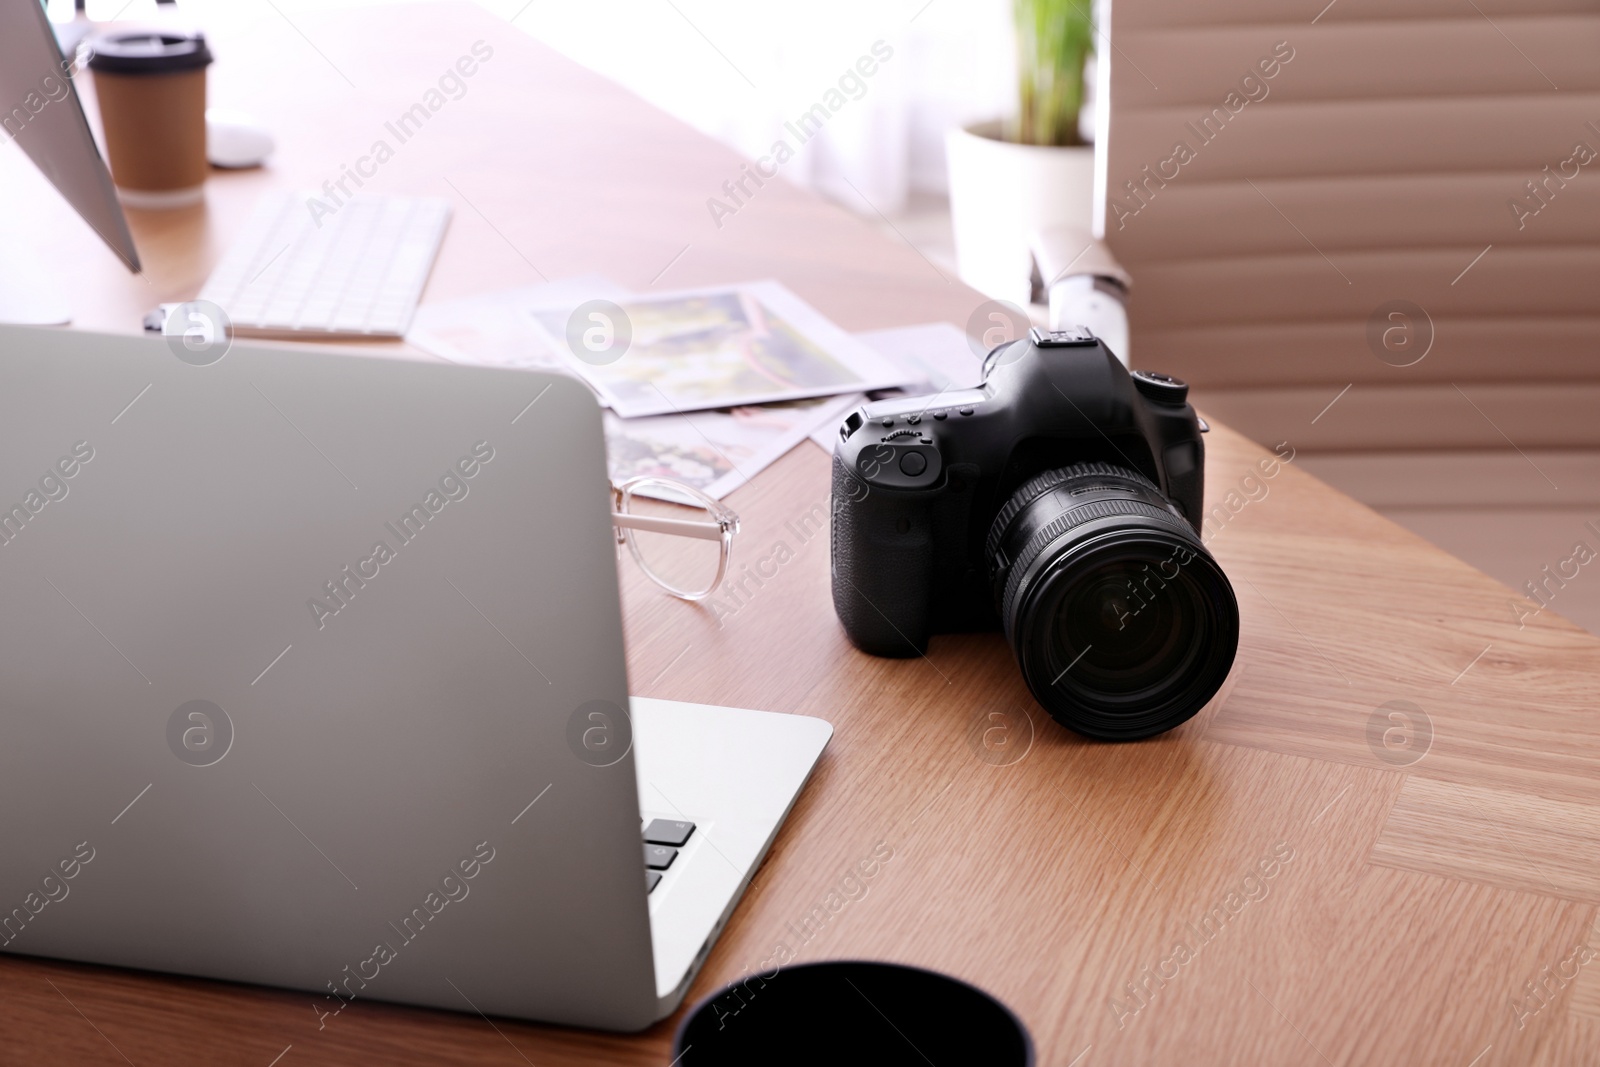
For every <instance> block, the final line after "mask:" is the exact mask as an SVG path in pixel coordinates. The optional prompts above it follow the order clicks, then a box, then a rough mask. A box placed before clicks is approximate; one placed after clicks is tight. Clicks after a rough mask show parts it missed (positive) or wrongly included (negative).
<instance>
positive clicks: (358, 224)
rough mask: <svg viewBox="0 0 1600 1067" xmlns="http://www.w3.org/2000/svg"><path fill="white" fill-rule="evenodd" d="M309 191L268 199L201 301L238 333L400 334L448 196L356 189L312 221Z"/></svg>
mask: <svg viewBox="0 0 1600 1067" xmlns="http://www.w3.org/2000/svg"><path fill="white" fill-rule="evenodd" d="M313 195H314V194H309V193H298V194H296V193H272V194H268V195H267V196H264V197H263V198H262V200H261V203H260V204H259V205H258V206H257V208H256V211H255V214H254V215H253V216H251V218H250V221H249V223H248V224H247V225H246V227H245V230H244V232H243V233H242V234H240V235H239V238H238V239H237V240H236V241H235V242H234V244H233V246H232V247H231V248H229V249H228V253H227V255H225V256H224V257H223V259H222V262H221V263H219V264H217V269H216V270H214V271H212V273H211V277H210V278H209V279H207V280H206V284H205V288H204V289H202V290H201V292H200V299H201V300H209V301H211V302H212V303H214V304H216V305H217V306H219V307H221V308H222V310H223V311H224V312H225V313H226V314H227V316H228V318H229V320H230V321H231V322H232V324H233V329H234V332H235V333H239V334H245V335H256V336H284V335H289V336H295V337H303V336H308V335H315V336H331V337H340V336H344V337H399V336H401V335H402V334H404V333H405V332H406V329H407V328H408V327H409V326H410V325H411V316H412V313H413V312H415V311H416V309H417V301H418V300H420V299H421V298H422V287H423V286H424V285H425V284H427V281H428V272H429V271H430V270H431V269H432V268H433V259H434V256H435V254H437V252H438V251H439V243H440V241H442V240H443V239H444V230H445V226H446V225H447V224H448V223H449V221H450V203H449V201H447V200H440V199H436V198H433V197H400V196H357V197H354V198H353V199H350V200H347V201H345V202H344V204H343V205H342V206H340V207H339V208H338V209H337V210H335V211H332V212H328V211H322V210H320V209H319V211H318V217H315V218H314V217H313V216H312V212H311V209H310V208H309V207H308V206H307V202H308V200H309V199H310V198H311V197H312V196H313ZM322 203H324V204H325V203H326V201H322ZM319 223H320V225H319Z"/></svg>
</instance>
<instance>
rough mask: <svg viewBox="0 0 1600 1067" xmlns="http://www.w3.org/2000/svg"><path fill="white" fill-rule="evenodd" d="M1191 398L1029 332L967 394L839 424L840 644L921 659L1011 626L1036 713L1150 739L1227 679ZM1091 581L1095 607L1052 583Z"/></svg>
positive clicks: (1108, 359) (835, 545)
mask: <svg viewBox="0 0 1600 1067" xmlns="http://www.w3.org/2000/svg"><path fill="white" fill-rule="evenodd" d="M1187 396H1188V387H1187V386H1186V385H1185V384H1184V383H1182V382H1180V381H1178V380H1176V379H1173V378H1169V377H1166V376H1164V375H1159V374H1151V373H1147V372H1135V373H1133V374H1130V373H1129V372H1128V371H1127V370H1126V369H1125V368H1124V367H1123V365H1122V364H1121V362H1119V361H1118V359H1117V358H1116V356H1115V355H1114V354H1113V353H1112V352H1111V351H1110V349H1108V348H1107V347H1106V346H1105V345H1104V344H1103V343H1101V342H1100V341H1099V340H1098V339H1097V338H1095V337H1094V335H1093V334H1091V333H1090V332H1089V331H1088V330H1087V329H1083V328H1081V327H1080V328H1076V329H1072V330H1065V331H1053V332H1047V331H1041V330H1038V329H1035V330H1034V331H1033V332H1032V333H1031V335H1030V336H1029V337H1028V338H1026V339H1022V340H1018V341H1013V342H1011V343H1009V344H1007V345H1002V346H1000V347H998V348H996V349H995V350H994V351H992V352H990V353H989V355H988V357H987V359H986V360H985V362H984V376H983V384H982V385H981V386H980V387H978V388H976V389H970V390H960V391H955V392H950V391H947V392H942V393H939V394H936V395H932V396H921V397H897V398H894V399H890V400H883V401H878V402H876V403H870V404H867V405H865V406H863V407H861V408H859V409H858V410H857V411H855V412H854V413H852V414H851V415H850V416H849V417H848V418H847V419H846V421H845V422H844V424H843V425H842V426H841V427H840V430H839V435H840V440H839V442H838V444H837V446H836V447H835V451H834V459H833V496H834V506H833V530H832V553H833V602H834V608H835V610H836V611H837V613H838V616H839V620H840V622H841V623H842V624H843V626H844V629H845V632H846V634H847V635H848V636H849V638H850V640H851V641H852V642H853V643H854V644H855V645H856V646H857V647H858V648H860V649H862V650H863V651H865V652H869V653H872V654H873V655H879V656H914V655H919V654H922V653H924V652H925V651H926V649H927V646H928V639H929V637H930V636H931V635H933V634H938V633H955V632H970V631H980V630H994V629H1004V630H1005V631H1006V634H1007V637H1008V638H1009V639H1010V640H1011V642H1012V645H1013V648H1014V650H1015V651H1016V654H1017V657H1018V660H1019V663H1020V665H1021V666H1022V668H1023V673H1024V676H1025V677H1026V678H1027V680H1028V684H1029V687H1030V689H1031V690H1032V691H1033V693H1034V695H1035V697H1037V698H1038V699H1039V700H1040V703H1041V704H1043V705H1044V706H1045V707H1046V708H1047V709H1048V710H1050V711H1051V713H1052V714H1053V715H1055V716H1056V717H1057V718H1058V719H1059V720H1061V721H1063V722H1064V723H1065V724H1066V725H1069V726H1072V727H1073V728H1074V729H1078V730H1079V731H1080V732H1083V733H1087V734H1089V735H1091V736H1097V737H1108V738H1113V737H1115V738H1126V737H1136V736H1149V734H1150V733H1154V732H1160V730H1164V729H1168V728H1170V727H1171V726H1172V725H1176V721H1182V719H1185V718H1188V716H1189V715H1192V714H1193V713H1194V712H1195V711H1198V710H1199V707H1200V706H1201V705H1202V704H1203V703H1204V701H1205V699H1209V697H1210V696H1211V695H1212V693H1214V692H1215V690H1216V688H1217V687H1218V686H1220V684H1221V681H1222V678H1223V677H1225V676H1226V673H1227V667H1228V666H1229V665H1231V663H1232V659H1233V651H1234V648H1235V647H1236V645H1237V639H1238V620H1237V606H1236V604H1235V602H1234V599H1233V593H1232V589H1231V587H1230V586H1229V585H1228V582H1227V579H1226V578H1225V577H1223V576H1222V572H1221V570H1220V568H1218V567H1217V566H1216V564H1215V561H1214V560H1212V558H1211V556H1210V554H1209V553H1208V552H1207V551H1206V549H1205V547H1204V545H1203V544H1201V542H1200V539H1199V527H1200V520H1201V516H1202V514H1203V512H1202V495H1203V485H1202V480H1203V475H1204V468H1205V448H1204V444H1203V442H1202V438H1201V433H1202V432H1203V429H1204V428H1203V426H1202V424H1201V422H1200V420H1199V418H1198V416H1197V415H1196V414H1195V411H1194V408H1193V407H1191V406H1190V405H1189V403H1188V398H1187ZM1086 567H1087V568H1089V571H1092V572H1093V573H1089V574H1088V576H1089V577H1090V578H1091V579H1093V581H1092V582H1091V585H1092V586H1093V588H1092V589H1090V591H1089V592H1088V593H1085V592H1084V591H1082V590H1079V591H1078V592H1077V593H1072V591H1071V590H1070V589H1068V588H1067V587H1066V586H1063V585H1062V580H1061V579H1062V578H1063V576H1062V574H1060V573H1057V572H1061V571H1076V572H1077V574H1078V578H1083V577H1084V576H1085V574H1086V573H1088V572H1086V571H1085V568H1086ZM1096 575H1098V577H1096ZM1067 577H1069V578H1070V577H1071V576H1070V575H1068V576H1067ZM1096 583H1097V584H1096ZM1070 584H1072V583H1071V582H1068V585H1070ZM1078 584H1082V583H1081V582H1079V583H1078ZM1052 586H1059V587H1060V588H1057V589H1056V591H1055V594H1054V597H1053V599H1052V596H1051V595H1048V594H1049V588H1048V587H1052ZM1180 587H1181V588H1180ZM1068 594H1071V595H1072V596H1075V597H1077V599H1076V600H1072V601H1071V602H1070V603H1067V602H1063V601H1062V600H1061V598H1062V596H1063V595H1068ZM1041 596H1042V597H1043V599H1042V600H1041ZM1085 596H1087V597H1088V599H1087V600H1085V599H1084V597H1085ZM1080 601H1081V603H1080ZM1158 617H1159V618H1158ZM1162 619H1165V622H1163V621H1162ZM1085 626H1087V627H1088V628H1089V629H1087V630H1084V632H1083V633H1081V634H1078V633H1076V630H1078V629H1083V627H1085ZM1161 626H1164V627H1165V629H1163V630H1161V632H1159V633H1158V632H1156V629H1154V628H1157V627H1161ZM1063 627H1064V629H1063ZM1184 627H1188V628H1190V629H1194V628H1196V627H1200V628H1205V627H1210V629H1208V630H1207V631H1206V633H1204V634H1195V633H1187V634H1186V633H1183V632H1181V630H1182V629H1183V628H1184ZM1024 631H1042V633H1035V634H1032V635H1030V633H1028V632H1024ZM1055 631H1061V632H1059V633H1055V634H1054V637H1052V636H1051V634H1052V633H1054V632H1055ZM1141 635H1142V636H1141ZM1068 638H1071V639H1072V640H1068ZM1199 638H1204V641H1203V642H1202V644H1204V645H1205V646H1206V647H1191V646H1193V645H1194V641H1195V640H1196V639H1199ZM1136 639H1137V640H1136ZM1041 640H1042V641H1043V643H1042V644H1041ZM1052 642H1053V643H1052ZM1063 642H1066V643H1065V644H1063ZM1186 642H1187V644H1186ZM1035 646H1037V647H1035ZM1057 646H1060V647H1057ZM1079 646H1083V647H1082V648H1081V649H1080V647H1079ZM1124 646H1125V647H1124ZM1180 646H1182V647H1180ZM1096 648H1098V649H1099V651H1098V652H1096V651H1095V649H1096ZM1113 653H1114V655H1112V654H1113ZM1108 655H1112V660H1113V661H1114V662H1113V661H1105V657H1106V656H1108ZM1072 656H1078V657H1079V659H1084V657H1089V658H1088V659H1087V660H1085V662H1084V663H1083V665H1082V669H1081V670H1080V672H1079V675H1080V677H1071V676H1070V675H1071V671H1072V669H1073V668H1074V667H1076V666H1078V663H1077V662H1076V661H1074V662H1072V663H1065V662H1058V661H1061V660H1063V659H1064V658H1065V659H1070V658H1071V657H1072ZM1141 657H1143V659H1144V660H1146V661H1149V662H1147V663H1146V664H1145V666H1142V667H1141V666H1140V662H1139V661H1140V659H1141ZM1219 658H1221V659H1225V661H1226V662H1225V663H1224V664H1222V668H1221V675H1220V676H1218V675H1217V660H1218V659H1219ZM1199 660H1205V661H1206V662H1205V663H1199V662H1198V661H1199ZM1102 661H1105V662H1102ZM1097 665H1098V666H1097ZM1058 670H1060V672H1061V673H1060V675H1059V676H1057V671H1058ZM1095 670H1098V671H1099V673H1098V674H1095V673H1093V672H1094V671H1095ZM1141 671H1143V672H1145V673H1146V675H1149V673H1150V672H1152V671H1154V672H1161V671H1167V672H1168V673H1171V672H1172V671H1176V672H1178V673H1179V674H1181V675H1184V677H1182V678H1167V679H1165V680H1164V681H1163V680H1162V679H1159V678H1153V677H1145V678H1144V679H1143V681H1141V678H1140V672H1141ZM1090 675H1092V677H1090ZM1052 678H1053V680H1052ZM1086 681H1087V683H1089V684H1088V688H1087V689H1085V688H1084V686H1083V685H1082V684H1080V683H1083V682H1086ZM1145 682H1148V683H1149V684H1144V683H1145ZM1212 682H1214V683H1215V684H1214V685H1212V684H1211V683H1212ZM1062 683H1066V684H1062ZM1180 683H1181V684H1180ZM1074 686H1077V688H1076V689H1074ZM1207 686H1210V688H1209V690H1208V691H1206V692H1205V693H1204V697H1203V698H1201V699H1199V702H1198V703H1195V702H1194V701H1195V698H1196V697H1197V696H1198V691H1199V690H1203V689H1206V688H1207ZM1152 687H1154V688H1155V689H1163V688H1165V689H1169V690H1170V689H1173V688H1176V689H1178V690H1181V692H1176V693H1175V692H1167V693H1165V694H1164V695H1163V694H1160V693H1153V692H1150V691H1149V690H1151V689H1152ZM1174 699H1176V700H1177V702H1178V703H1179V704H1182V705H1183V706H1182V707H1181V708H1180V707H1174V706H1171V705H1172V704H1173V701H1174ZM1190 704H1192V705H1193V706H1192V707H1191V706H1189V705H1190ZM1177 715H1181V718H1177V720H1176V721H1172V720H1173V718H1174V716H1177ZM1085 716H1087V719H1086V718H1085ZM1107 716H1109V718H1107ZM1102 719H1103V720H1105V721H1100V720H1102ZM1157 723H1159V724H1160V725H1158V726H1157V725H1155V724H1157Z"/></svg>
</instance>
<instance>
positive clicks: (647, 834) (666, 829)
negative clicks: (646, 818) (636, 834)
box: [644, 819, 694, 848]
mask: <svg viewBox="0 0 1600 1067" xmlns="http://www.w3.org/2000/svg"><path fill="white" fill-rule="evenodd" d="M692 833H694V823H692V822H678V821H677V820H676V819H653V820H651V822H650V825H649V826H647V827H645V830H644V839H645V840H646V841H649V842H651V843H652V844H656V845H671V846H672V847H673V848H682V847H683V846H684V844H685V843H686V842H687V841H688V840H689V835H690V834H692Z"/></svg>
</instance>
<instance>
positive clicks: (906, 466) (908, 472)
mask: <svg viewBox="0 0 1600 1067" xmlns="http://www.w3.org/2000/svg"><path fill="white" fill-rule="evenodd" d="M927 469H928V460H927V457H925V456H924V455H923V454H922V453H921V452H907V453H906V454H905V455H903V456H901V457H900V473H901V474H904V475H905V476H906V477H907V478H915V477H916V476H917V475H919V474H921V473H922V472H923V471H925V470H927Z"/></svg>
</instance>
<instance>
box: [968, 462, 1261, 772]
mask: <svg viewBox="0 0 1600 1067" xmlns="http://www.w3.org/2000/svg"><path fill="white" fill-rule="evenodd" d="M985 547H986V550H987V558H988V561H989V573H990V577H991V579H992V580H993V582H994V589H995V599H996V607H997V609H998V610H999V612H1000V618H1001V620H1002V622H1003V623H1004V626H1005V633H1006V638H1007V640H1009V641H1010V642H1011V648H1012V651H1013V652H1014V653H1015V654H1016V657H1017V664H1018V666H1019V667H1021V669H1022V676H1023V679H1024V680H1025V681H1026V682H1027V684H1028V688H1029V690H1030V691H1031V692H1032V693H1033V695H1034V698H1035V699H1037V700H1038V701H1039V703H1040V704H1041V705H1042V706H1043V707H1044V708H1045V710H1046V711H1048V712H1049V713H1050V714H1051V716H1052V717H1053V718H1054V719H1055V720H1056V721H1057V722H1059V723H1061V724H1062V725H1063V726H1066V727H1067V728H1069V729H1071V730H1075V731H1077V732H1078V733H1080V734H1084V735H1085V736H1087V737H1092V738H1096V739H1098V740H1102V741H1133V740H1138V739H1141V738H1146V737H1152V736H1154V735H1155V734H1159V733H1162V732H1163V731H1166V730H1170V729H1172V728H1173V727H1174V726H1177V725H1179V724H1180V723H1183V722H1185V721H1187V720H1188V719H1189V718H1191V717H1192V716H1193V715H1194V714H1195V713H1196V712H1198V711H1199V710H1200V709H1201V708H1202V707H1203V706H1205V703H1206V701H1208V700H1210V699H1211V697H1212V696H1214V695H1215V694H1216V692H1217V690H1218V689H1220V688H1221V687H1222V683H1223V681H1224V679H1226V678H1227V676H1228V671H1229V669H1230V668H1231V667H1232V666H1233V657H1234V653H1235V652H1236V651H1237V649H1238V645H1239V606H1238V602H1237V600H1235V598H1234V594H1233V587H1232V586H1231V585H1230V584H1229V583H1228V579H1227V576H1226V575H1224V574H1223V573H1222V569H1221V568H1220V567H1218V566H1217V563H1216V561H1215V560H1214V559H1212V557H1211V554H1210V553H1209V552H1207V551H1206V548H1205V546H1204V545H1203V544H1202V543H1201V541H1200V538H1199V537H1198V536H1197V535H1196V533H1195V531H1194V528H1193V527H1192V526H1190V525H1189V523H1188V522H1187V521H1186V520H1185V519H1184V518H1183V516H1182V515H1181V514H1180V513H1179V512H1178V510H1177V509H1176V508H1175V507H1174V506H1173V505H1172V504H1171V502H1169V501H1168V499H1167V498H1166V497H1165V496H1163V495H1162V493H1161V491H1160V490H1159V489H1157V488H1156V486H1154V485H1153V484H1151V482H1150V481H1149V480H1148V479H1147V478H1145V477H1144V476H1142V475H1140V474H1138V473H1136V472H1135V471H1132V470H1130V469H1128V468H1125V467H1121V466H1117V465H1115V464H1111V463H1098V462H1095V463H1078V464H1074V465H1072V466H1070V467H1064V468H1061V469H1060V470H1054V471H1049V472H1046V473H1044V474H1041V475H1039V476H1038V477H1036V478H1033V479H1032V480H1030V481H1029V482H1027V483H1026V484H1025V485H1023V486H1022V487H1021V488H1020V489H1018V490H1017V491H1016V492H1015V493H1013V494H1012V496H1011V498H1010V499H1009V500H1008V501H1007V502H1006V504H1005V506H1004V507H1002V508H1001V509H1000V513H999V514H998V515H997V516H996V517H995V521H994V523H993V524H992V526H991V527H990V530H989V537H988V541H987V543H986V546H985Z"/></svg>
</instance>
